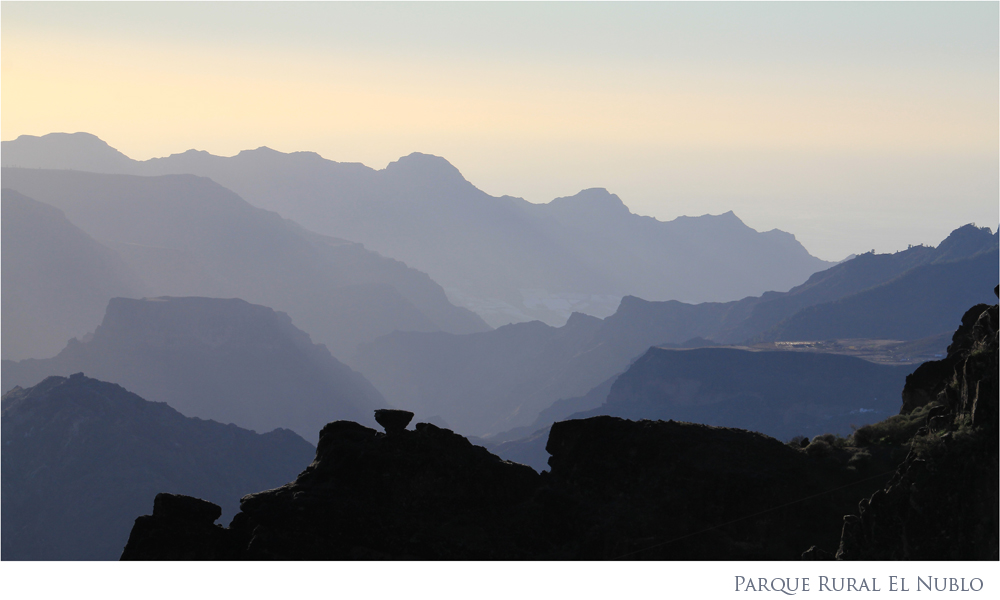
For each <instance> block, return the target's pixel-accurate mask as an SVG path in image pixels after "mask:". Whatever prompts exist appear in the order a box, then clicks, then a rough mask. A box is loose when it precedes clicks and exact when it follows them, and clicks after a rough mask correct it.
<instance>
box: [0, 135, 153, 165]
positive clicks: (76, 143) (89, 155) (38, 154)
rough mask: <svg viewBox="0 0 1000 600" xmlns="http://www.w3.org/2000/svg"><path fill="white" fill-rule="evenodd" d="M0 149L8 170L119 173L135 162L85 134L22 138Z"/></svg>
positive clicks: (102, 141)
mask: <svg viewBox="0 0 1000 600" xmlns="http://www.w3.org/2000/svg"><path fill="white" fill-rule="evenodd" d="M0 146H2V154H3V157H4V160H3V166H5V167H27V168H34V169H73V170H77V171H94V172H97V173H117V172H122V170H123V169H127V168H128V167H129V166H131V164H132V162H133V161H132V159H130V158H129V157H127V156H125V155H124V154H122V153H121V152H119V151H118V150H115V149H114V148H112V147H111V146H109V145H108V143H107V142H105V141H104V140H102V139H101V138H99V137H97V136H96V135H93V134H91V133H86V132H83V131H78V132H76V133H49V134H46V135H43V136H35V135H21V136H18V138H17V139H15V140H13V141H9V142H3V143H2V144H0ZM11 157H13V158H11Z"/></svg>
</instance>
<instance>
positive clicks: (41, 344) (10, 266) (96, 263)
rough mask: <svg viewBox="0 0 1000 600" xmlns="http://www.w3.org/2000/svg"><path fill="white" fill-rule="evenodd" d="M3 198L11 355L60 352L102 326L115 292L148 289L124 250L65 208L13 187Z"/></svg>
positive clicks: (6, 344) (6, 353) (7, 354)
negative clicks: (72, 218)
mask: <svg viewBox="0 0 1000 600" xmlns="http://www.w3.org/2000/svg"><path fill="white" fill-rule="evenodd" d="M5 183H6V181H5ZM2 203H3V214H2V217H0V222H2V227H3V231H2V235H0V240H2V242H0V243H2V251H0V255H2V257H3V258H2V261H3V264H2V268H0V272H2V274H3V275H2V277H3V285H2V286H0V287H2V290H3V292H2V294H3V298H2V305H3V315H2V320H3V358H5V359H14V360H19V359H22V358H48V357H50V356H55V355H56V353H57V352H59V350H61V349H62V348H63V346H65V345H66V340H68V339H70V338H72V337H81V336H83V335H84V334H85V333H88V332H90V331H93V330H94V328H95V327H97V325H98V323H100V322H101V316H102V315H103V314H104V308H105V307H106V306H107V304H108V300H110V299H111V298H112V297H114V296H131V297H137V296H141V295H143V292H144V286H143V284H142V281H141V279H139V277H137V276H136V275H135V273H133V272H132V271H131V269H129V267H128V266H127V265H126V264H125V262H124V261H123V260H122V259H121V257H120V256H118V254H117V253H116V252H115V251H114V250H112V249H110V248H107V247H106V246H103V245H101V244H100V243H98V242H97V241H95V240H94V239H93V238H91V237H90V236H88V235H87V234H86V233H84V232H83V231H81V230H80V229H79V228H77V227H76V226H75V225H73V224H72V223H70V222H69V221H68V220H67V219H66V216H65V215H64V214H63V213H62V211H60V210H59V209H57V208H53V207H51V206H48V205H47V204H43V203H41V202H37V201H35V200H32V199H31V198H28V197H26V196H23V195H21V194H19V193H17V192H15V191H13V190H9V189H6V188H4V190H3V192H2Z"/></svg>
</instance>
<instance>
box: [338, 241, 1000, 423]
mask: <svg viewBox="0 0 1000 600" xmlns="http://www.w3.org/2000/svg"><path fill="white" fill-rule="evenodd" d="M996 239H997V238H996V234H992V233H991V232H990V231H989V230H988V229H978V228H976V227H973V226H971V225H969V226H964V227H961V228H959V229H957V230H956V231H954V232H952V234H951V235H950V236H949V237H948V238H947V239H946V240H944V241H942V243H941V244H940V245H939V246H938V248H925V247H915V248H911V249H910V250H906V251H904V252H898V253H895V254H885V255H874V254H865V255H861V256H858V257H856V258H854V259H852V260H850V261H847V262H844V263H841V264H839V265H836V266H834V267H832V268H830V269H828V270H827V271H824V272H821V273H817V274H815V275H814V276H813V277H811V278H810V279H809V280H808V281H807V282H806V283H805V284H803V285H801V286H798V287H796V288H793V289H792V290H791V291H789V292H787V293H778V292H769V293H767V294H764V295H763V296H762V297H749V298H744V299H742V300H739V301H737V302H729V303H703V304H685V303H683V302H676V301H668V302H649V301H646V300H642V299H640V298H635V297H632V296H626V297H625V298H623V299H622V301H621V304H620V306H619V308H618V311H617V312H616V313H615V314H614V315H611V316H610V317H607V318H605V319H596V318H593V317H588V316H585V315H582V314H578V313H577V314H574V315H573V316H572V317H571V318H570V319H569V321H568V322H567V323H566V325H564V326H563V327H560V328H555V327H550V326H547V325H545V324H543V323H539V322H534V323H519V324H515V325H509V326H506V327H501V328H499V329H497V330H495V331H492V332H487V333H480V334H473V335H466V336H462V335H447V334H441V333H437V334H421V333H395V334H392V335H388V336H385V337H383V338H380V339H378V340H376V341H375V342H373V343H371V344H366V345H364V346H362V348H361V350H360V351H359V355H358V368H359V369H360V370H361V371H362V372H363V373H365V375H366V376H367V377H369V378H370V379H371V381H372V383H374V384H375V386H376V387H378V388H379V390H381V391H382V393H383V394H385V395H386V398H387V399H388V400H389V401H390V402H393V403H394V404H396V405H398V406H400V407H405V408H407V409H408V410H413V411H414V412H416V413H417V414H418V415H427V416H431V415H434V416H439V417H441V418H443V419H444V421H445V422H446V423H447V424H448V425H449V426H451V427H453V428H455V429H456V431H459V432H461V433H464V434H469V435H479V436H486V435H491V434H498V433H500V432H508V435H504V436H501V439H502V440H504V441H508V440H512V439H515V438H512V437H511V435H514V433H513V432H509V431H508V430H513V429H518V428H525V429H518V431H517V432H516V433H517V435H519V436H523V435H528V434H530V433H532V432H534V431H537V430H539V429H541V428H543V427H546V426H548V425H549V424H551V423H552V422H553V421H554V420H555V418H553V419H552V420H548V419H542V420H538V419H539V417H540V415H541V414H542V412H543V411H544V410H545V409H547V408H549V407H550V406H552V405H553V403H555V402H557V401H560V400H564V401H565V400H568V399H572V398H580V397H584V396H586V395H588V394H589V393H590V392H592V390H594V389H595V388H596V387H597V386H599V385H600V384H602V382H606V380H607V379H608V378H610V377H614V376H616V375H618V374H619V373H621V372H623V371H624V370H625V369H627V368H628V366H629V364H630V363H631V361H632V360H634V359H635V358H637V357H639V356H640V355H642V354H643V353H645V351H646V350H647V349H648V348H649V347H650V346H657V345H659V346H663V345H675V346H680V345H689V344H686V342H688V341H697V340H695V339H694V338H702V340H701V345H710V344H711V343H712V341H713V340H714V341H717V342H726V343H740V342H744V341H746V340H747V337H750V336H751V335H753V336H761V337H760V338H758V339H774V337H777V336H772V337H771V338H765V337H764V335H763V333H764V332H766V331H768V330H769V329H770V328H772V327H775V326H776V325H777V324H778V323H783V321H784V320H785V319H789V318H790V317H794V318H793V319H791V320H789V321H788V322H789V323H804V324H806V325H808V326H811V327H813V329H811V330H807V329H805V325H803V329H801V330H799V331H798V332H797V333H795V334H787V335H783V336H781V337H777V339H782V340H788V339H792V340H795V339H805V340H813V339H820V340H824V339H828V338H830V337H857V338H875V337H889V338H890V339H902V340H913V339H917V338H924V337H930V336H934V335H935V334H941V333H944V332H947V331H951V330H954V328H955V326H956V324H957V323H959V322H960V321H961V317H962V314H963V310H964V308H963V307H968V306H970V305H973V304H977V303H979V302H984V301H989V290H990V289H991V288H992V286H993V285H995V280H996V273H997V267H996V266H995V265H996V260H997V242H996ZM945 258H947V259H950V260H945V261H944V262H935V261H940V260H944V259H945ZM991 261H992V263H991ZM991 265H992V266H991ZM908 282H918V283H913V284H911V283H908ZM866 290H867V291H866ZM935 298H938V299H939V300H935ZM830 300H838V303H835V304H832V305H831V306H844V307H846V308H847V309H849V310H848V311H847V312H845V313H844V314H845V315H847V316H837V317H836V318H839V319H843V321H844V322H845V323H847V322H853V323H857V326H856V327H852V328H847V327H840V329H836V330H835V329H832V328H833V327H834V326H836V321H835V320H834V317H835V316H836V315H835V314H834V313H833V312H831V311H830V310H827V309H826V308H823V307H824V306H826V305H825V304H823V303H825V302H829V301H830ZM810 306H812V307H814V308H813V309H810V308H809V307H810ZM927 307H930V310H933V311H935V314H933V315H930V314H928V309H927ZM811 311H812V312H811ZM869 312H870V313H871V314H873V315H878V316H877V319H875V320H870V321H868V322H867V324H866V322H865V321H864V315H865V314H868V313H869ZM851 314H853V315H855V316H854V317H850V316H849V315H851ZM796 319H797V320H796ZM850 319H854V320H853V321H850ZM890 324H891V325H892V328H889V325H890ZM782 326H784V325H782ZM822 327H830V328H831V329H829V330H828V331H827V332H823V333H833V332H837V333H838V335H822V336H821V335H819V334H820V333H821V332H822V330H821V329H820V328H822ZM889 334H891V335H889ZM738 335H746V336H747V337H737V336H738ZM814 336H817V337H814ZM940 339H941V340H942V342H941V348H940V351H941V352H943V351H944V347H945V346H946V345H947V341H946V336H945V337H942V338H940ZM696 345H697V344H696ZM594 400H595V399H594V398H591V399H590V402H593V401H594ZM601 401H603V398H602V399H601V400H600V401H598V402H596V403H594V404H591V407H592V406H596V405H597V404H600V402H601ZM567 414H568V413H567ZM561 416H563V417H564V416H566V415H565V414H563V415H561ZM557 418H558V417H557Z"/></svg>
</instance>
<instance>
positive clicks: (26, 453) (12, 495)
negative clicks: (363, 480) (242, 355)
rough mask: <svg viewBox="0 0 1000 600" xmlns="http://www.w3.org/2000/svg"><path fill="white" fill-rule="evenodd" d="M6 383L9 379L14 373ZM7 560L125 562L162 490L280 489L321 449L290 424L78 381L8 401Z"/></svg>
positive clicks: (227, 501)
mask: <svg viewBox="0 0 1000 600" xmlns="http://www.w3.org/2000/svg"><path fill="white" fill-rule="evenodd" d="M5 379H6V378H5ZM0 406H2V414H3V417H2V420H0V423H2V427H3V440H4V442H3V443H4V446H3V453H2V461H3V483H2V487H3V489H2V494H3V512H2V519H3V523H2V528H0V532H2V533H0V535H2V544H0V549H2V550H0V551H2V558H3V560H5V561H7V560H117V559H118V557H119V556H121V553H122V549H123V548H124V546H125V543H126V541H127V540H128V535H129V530H130V529H131V527H132V524H133V521H134V520H135V517H136V516H138V515H139V514H141V513H142V512H143V511H146V510H148V507H149V506H150V503H152V502H153V500H154V498H155V497H156V495H157V494H158V493H160V492H168V493H173V494H188V495H194V496H198V497H200V498H207V499H210V500H212V501H213V502H215V503H217V504H218V505H219V507H221V509H217V510H218V512H217V513H216V514H215V518H218V517H219V516H220V514H222V515H224V518H225V519H226V520H227V521H228V519H230V518H232V516H233V515H234V514H235V513H236V512H237V510H238V508H239V505H238V500H239V498H240V497H241V496H243V495H245V494H247V493H250V492H255V491H259V490H261V489H268V488H272V487H277V486H279V485H281V484H283V483H284V482H286V481H288V480H289V479H292V478H294V477H295V476H296V474H298V473H299V472H300V471H301V470H302V469H303V468H304V467H305V466H306V465H308V464H309V461H310V460H312V456H313V454H314V452H315V450H314V448H313V446H311V445H310V444H309V443H307V442H306V441H305V440H303V439H302V438H301V437H299V436H298V435H296V434H294V433H293V432H291V431H289V430H287V429H278V430H275V431H271V432H269V433H265V434H257V433H254V432H251V431H247V430H245V429H241V428H239V427H236V426H235V425H223V424H221V423H216V422H214V421H203V420H201V419H196V418H188V417H185V416H183V415H182V414H180V413H179V412H177V411H176V410H174V409H172V408H170V407H169V406H167V405H166V404H163V403H158V402H148V401H146V400H143V399H142V398H140V397H139V396H137V395H135V394H133V393H131V392H129V391H127V390H126V389H124V388H122V387H121V386H118V385H114V384H111V383H105V382H103V381H98V380H95V379H91V378H89V377H84V376H83V375H82V374H76V375H73V376H72V377H69V378H64V377H50V378H48V379H46V380H45V381H43V382H41V383H39V384H38V385H36V386H34V387H32V388H29V389H21V388H15V389H14V390H11V391H10V392H7V393H6V394H4V396H3V400H2V404H0Z"/></svg>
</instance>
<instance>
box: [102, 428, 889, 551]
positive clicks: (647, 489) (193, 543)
mask: <svg viewBox="0 0 1000 600" xmlns="http://www.w3.org/2000/svg"><path fill="white" fill-rule="evenodd" d="M548 447H549V451H550V452H551V453H552V458H551V460H550V465H551V471H550V472H546V473H543V474H541V475H539V474H537V473H535V471H533V470H532V469H530V468H528V467H526V466H523V465H518V464H516V463H511V462H507V461H503V460H501V459H499V458H498V457H496V456H494V455H492V454H490V453H489V452H487V451H486V450H485V449H483V448H481V447H478V446H473V445H472V444H471V443H469V441H468V440H466V439H465V438H463V437H461V436H459V435H456V434H454V433H452V432H451V431H449V430H447V429H441V428H438V427H436V426H434V425H430V424H427V423H418V424H417V425H416V428H415V430H395V431H394V432H393V433H392V434H391V435H386V434H383V433H380V432H376V431H374V430H372V429H369V428H367V427H364V426H361V425H358V424H357V423H352V422H349V421H337V422H334V423H330V424H329V425H327V426H326V427H325V428H324V429H323V431H322V433H321V437H320V443H319V446H318V447H317V451H316V460H315V461H313V463H312V464H311V465H310V466H309V467H308V468H307V469H306V470H305V471H304V472H303V473H302V474H301V475H300V476H299V477H298V479H296V480H295V481H294V482H293V483H290V484H288V485H285V486H283V487H281V488H278V489H275V490H269V491H266V492H260V493H257V494H251V495H249V496H245V497H244V498H243V499H242V501H241V503H240V505H241V512H240V513H239V514H237V516H236V517H235V518H234V519H233V521H232V524H231V525H230V526H229V528H228V529H224V530H223V529H220V528H218V527H208V526H205V525H204V523H203V520H201V521H199V519H198V518H196V517H195V516H194V515H192V516H191V517H189V518H187V519H182V520H180V521H178V520H177V519H176V518H173V517H171V518H166V517H159V516H157V511H156V510H154V514H153V515H152V516H146V517H140V518H139V519H138V520H137V521H136V525H135V528H134V529H133V531H132V535H131V538H130V540H129V544H128V547H127V548H126V549H125V552H124V554H123V555H122V557H123V558H124V559H146V560H153V559H175V560H176V559H182V558H183V559H189V558H199V559H217V558H232V557H236V558H240V559H251V560H260V559H295V560H344V559H368V560H382V559H420V560H428V559H431V560H438V559H443V560H463V559H474V560H524V559H536V560H537V559H559V560H576V559H586V560H601V559H686V560H691V559H704V560H712V559H715V560H718V559H749V560H752V559H790V558H797V557H798V555H799V554H801V553H802V552H803V551H804V550H806V549H807V548H808V547H809V545H810V544H812V543H814V542H815V541H816V540H817V539H818V540H821V541H824V542H825V543H826V544H827V545H835V544H836V540H837V539H838V536H839V530H840V518H841V516H842V515H843V514H844V513H845V512H847V511H849V510H850V509H851V508H852V507H853V506H855V505H856V503H857V499H858V498H859V497H860V496H861V495H862V494H864V493H866V492H867V493H870V492H871V491H873V490H874V489H875V487H877V485H878V484H881V480H880V481H868V480H867V477H866V476H867V473H866V472H863V471H859V470H858V469H856V468H848V466H847V465H846V462H845V461H837V460H831V458H830V457H829V456H825V455H818V454H816V453H808V452H806V451H804V450H801V449H799V448H793V447H791V446H789V445H786V444H782V443H781V442H778V441H777V440H774V439H772V438H769V437H767V436H764V435H761V434H757V433H752V432H748V431H743V430H737V429H724V428H717V427H707V426H702V425H693V424H689V423H675V422H662V421H639V422H633V421H626V420H624V419H619V418H616V417H595V418H592V419H585V420H577V421H565V422H561V423H557V424H556V425H554V426H553V428H552V432H551V434H550V437H549V442H548ZM866 485H867V486H868V488H866V487H865V486H866ZM845 486H846V487H845ZM830 490H834V491H832V492H831V491H830ZM161 512H162V511H161ZM220 532H222V534H223V535H220ZM185 537H187V539H188V543H187V544H184V543H183V542H182V540H183V539H184V538H185ZM199 549H201V550H199ZM199 551H200V552H201V554H198V552H199Z"/></svg>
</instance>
